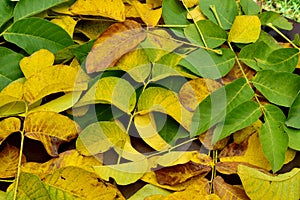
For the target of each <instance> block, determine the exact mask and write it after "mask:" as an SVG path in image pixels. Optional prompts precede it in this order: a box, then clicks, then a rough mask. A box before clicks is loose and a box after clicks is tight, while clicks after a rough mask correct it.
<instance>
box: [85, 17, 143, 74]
mask: <svg viewBox="0 0 300 200" xmlns="http://www.w3.org/2000/svg"><path fill="white" fill-rule="evenodd" d="M145 37H146V33H145V31H144V30H143V29H142V27H141V25H140V24H138V23H137V22H135V21H132V20H126V21H125V22H123V23H115V24H113V25H111V26H110V27H109V28H108V29H107V30H106V31H105V32H104V33H102V34H101V35H100V36H99V37H98V39H97V40H96V42H95V43H94V45H93V48H92V50H91V51H90V52H89V54H88V55H87V58H86V63H85V66H86V70H87V72H88V73H93V72H97V71H104V70H105V69H106V68H107V67H109V66H111V65H112V64H114V63H116V61H117V60H118V59H120V58H121V56H123V55H124V54H126V53H128V52H129V51H131V50H132V49H134V48H135V47H136V46H137V45H139V43H140V42H142V41H143V40H144V39H145ZM120 47H122V48H120Z"/></svg>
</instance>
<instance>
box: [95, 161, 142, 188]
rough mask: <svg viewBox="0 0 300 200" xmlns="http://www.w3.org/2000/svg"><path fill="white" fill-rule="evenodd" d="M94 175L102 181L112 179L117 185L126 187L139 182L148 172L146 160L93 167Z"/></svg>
mask: <svg viewBox="0 0 300 200" xmlns="http://www.w3.org/2000/svg"><path fill="white" fill-rule="evenodd" d="M94 169H95V171H96V173H97V174H98V175H99V176H100V177H101V178H102V179H104V180H106V181H108V180H109V178H110V177H111V178H113V179H114V180H115V181H116V183H117V184H119V185H128V184H131V183H134V182H136V181H137V180H139V179H140V178H141V177H142V176H143V175H144V173H145V172H146V171H147V170H148V161H147V159H142V160H136V161H134V162H128V163H122V164H116V165H106V166H94Z"/></svg>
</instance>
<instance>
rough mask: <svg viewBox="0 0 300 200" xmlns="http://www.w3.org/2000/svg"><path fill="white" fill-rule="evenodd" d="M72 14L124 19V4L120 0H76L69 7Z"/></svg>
mask: <svg viewBox="0 0 300 200" xmlns="http://www.w3.org/2000/svg"><path fill="white" fill-rule="evenodd" d="M70 10H71V12H72V13H73V14H77V15H93V16H103V17H108V18H112V19H115V20H118V21H124V20H125V6H124V4H123V1H122V0H101V1H99V0H77V1H76V2H75V3H74V4H73V5H72V6H71V8H70Z"/></svg>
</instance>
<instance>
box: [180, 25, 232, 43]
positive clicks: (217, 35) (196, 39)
mask: <svg viewBox="0 0 300 200" xmlns="http://www.w3.org/2000/svg"><path fill="white" fill-rule="evenodd" d="M196 25H197V26H198V27H199V29H200V31H201V33H202V35H203V38H204V40H205V43H206V44H207V47H209V48H216V47H218V46H221V45H222V44H223V43H224V42H225V41H226V40H227V33H226V31H224V30H223V29H222V28H221V27H220V26H218V25H216V24H215V23H213V22H212V21H210V20H200V21H197V23H196V24H190V25H188V26H187V27H186V28H184V35H185V36H186V38H187V39H188V40H189V41H190V42H192V43H194V44H197V45H200V46H205V45H204V42H203V41H202V38H201V37H200V34H199V31H198V29H197V27H196Z"/></svg>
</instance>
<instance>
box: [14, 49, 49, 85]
mask: <svg viewBox="0 0 300 200" xmlns="http://www.w3.org/2000/svg"><path fill="white" fill-rule="evenodd" d="M53 63H54V54H53V53H52V52H50V51H48V50H46V49H41V50H39V51H36V52H34V53H33V54H32V55H31V56H29V57H24V58H23V59H22V60H21V61H20V68H21V70H22V72H23V74H24V76H25V78H26V79H29V78H30V77H31V76H32V75H34V74H37V73H39V72H41V71H43V70H44V69H46V68H48V67H50V66H52V65H53Z"/></svg>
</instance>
